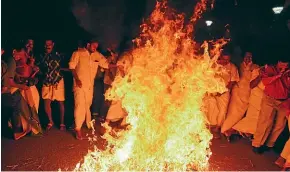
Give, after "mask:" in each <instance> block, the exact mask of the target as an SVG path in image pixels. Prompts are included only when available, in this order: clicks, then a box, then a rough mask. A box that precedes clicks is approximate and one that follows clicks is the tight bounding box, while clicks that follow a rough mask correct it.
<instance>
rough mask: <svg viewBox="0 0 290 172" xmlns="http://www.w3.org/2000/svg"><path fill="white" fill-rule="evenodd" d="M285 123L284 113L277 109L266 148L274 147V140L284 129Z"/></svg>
mask: <svg viewBox="0 0 290 172" xmlns="http://www.w3.org/2000/svg"><path fill="white" fill-rule="evenodd" d="M286 122H287V120H286V111H285V110H283V109H278V112H277V115H276V121H275V124H274V126H273V129H272V131H271V133H270V135H269V137H268V139H267V146H268V147H269V148H272V147H274V145H275V142H276V140H277V139H278V137H279V136H280V134H281V133H282V132H283V130H284V128H285V125H286Z"/></svg>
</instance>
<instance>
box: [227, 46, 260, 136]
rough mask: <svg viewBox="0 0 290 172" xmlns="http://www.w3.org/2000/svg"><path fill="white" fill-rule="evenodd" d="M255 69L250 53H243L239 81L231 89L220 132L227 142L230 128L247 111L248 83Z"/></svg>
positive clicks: (256, 66) (249, 92) (230, 131)
mask: <svg viewBox="0 0 290 172" xmlns="http://www.w3.org/2000/svg"><path fill="white" fill-rule="evenodd" d="M257 68H258V65H255V64H253V63H252V53H251V52H249V51H247V52H245V53H244V60H243V62H242V63H241V65H240V74H241V80H240V81H239V82H238V84H236V85H235V86H234V87H233V90H232V92H231V101H230V103H229V107H228V111H227V115H226V120H225V122H224V123H223V125H222V128H221V132H222V133H223V134H225V135H226V136H227V138H228V141H230V140H231V137H230V136H231V134H232V132H234V130H232V127H233V126H234V125H235V124H236V123H237V122H239V121H240V120H241V119H242V118H243V116H244V114H245V112H246V111H247V109H248V104H249V98H250V94H251V88H250V81H251V78H252V73H253V71H254V70H255V69H257Z"/></svg>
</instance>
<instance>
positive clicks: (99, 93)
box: [91, 67, 105, 121]
mask: <svg viewBox="0 0 290 172" xmlns="http://www.w3.org/2000/svg"><path fill="white" fill-rule="evenodd" d="M104 99H105V96H104V69H102V68H101V67H100V68H98V72H97V75H96V78H95V81H94V94H93V103H92V106H91V109H92V117H93V119H97V118H99V120H100V121H103V120H104V118H105V117H104V116H103V115H102V116H101V109H102V106H103V103H104Z"/></svg>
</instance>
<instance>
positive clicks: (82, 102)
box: [74, 88, 93, 130]
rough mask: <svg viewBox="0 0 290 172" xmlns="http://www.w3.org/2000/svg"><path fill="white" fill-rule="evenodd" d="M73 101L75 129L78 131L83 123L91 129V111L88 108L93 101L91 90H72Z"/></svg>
mask: <svg viewBox="0 0 290 172" xmlns="http://www.w3.org/2000/svg"><path fill="white" fill-rule="evenodd" d="M74 100H75V109H74V117H75V129H76V130H80V129H81V128H82V125H83V123H84V121H85V120H86V124H87V127H88V128H91V123H90V122H91V111H90V107H91V105H92V100H93V89H85V88H74Z"/></svg>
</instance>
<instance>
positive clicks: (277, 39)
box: [1, 0, 290, 59]
mask: <svg viewBox="0 0 290 172" xmlns="http://www.w3.org/2000/svg"><path fill="white" fill-rule="evenodd" d="M215 1H216V2H215V9H214V10H212V11H208V12H206V13H205V14H204V16H203V19H202V20H201V21H200V22H199V24H198V26H197V27H198V29H197V33H196V38H197V39H199V40H203V39H209V38H211V37H210V36H209V34H208V32H209V30H208V29H207V28H206V26H205V24H204V20H205V19H211V20H213V21H214V24H213V25H212V27H211V29H210V32H211V35H212V36H214V37H220V36H221V35H223V33H224V31H225V28H224V26H225V25H226V24H229V26H230V27H229V28H230V31H231V37H232V40H233V44H235V45H240V46H241V47H242V49H253V51H255V53H256V54H257V56H258V57H259V59H270V58H273V55H275V56H285V54H287V53H288V52H287V51H288V50H289V48H290V47H289V43H288V42H289V41H288V42H287V41H286V40H290V37H289V30H288V29H287V26H286V21H287V18H286V16H287V14H288V15H289V10H288V11H286V12H284V13H283V14H281V15H279V16H278V15H274V14H273V12H272V7H273V6H276V5H283V4H284V0H271V1H267V2H265V1H264V0H215ZM1 2H2V9H1V10H2V33H1V35H2V40H1V41H2V44H3V43H4V45H5V46H7V45H9V44H11V42H14V41H15V40H19V39H26V38H28V37H31V38H33V39H35V40H36V45H38V46H39V47H42V44H43V39H45V38H52V39H54V40H55V41H56V45H57V46H58V48H59V49H60V50H61V51H65V52H69V51H71V50H72V49H73V48H75V47H76V45H77V40H79V39H83V38H88V37H90V36H92V35H93V36H96V37H98V38H99V39H100V41H101V43H102V44H103V46H104V47H106V46H107V45H109V44H111V43H112V42H117V43H118V44H119V43H121V42H122V41H123V40H124V39H131V38H132V37H134V36H135V35H136V33H138V26H139V24H140V23H141V21H142V18H144V17H146V15H148V14H149V13H150V11H151V10H152V4H154V2H155V1H154V0H147V1H146V0H138V1H137V0H106V1H101V0H87V1H86V2H87V3H86V5H87V6H85V5H84V4H85V3H84V0H58V1H57V0H50V1H43V0H29V1H23V0H17V1H16V0H2V1H1ZM195 2H196V1H193V0H169V4H171V6H173V7H174V8H176V9H177V10H178V11H181V12H184V13H186V14H190V13H191V12H192V9H193V6H194V4H195ZM285 52H286V53H285ZM288 56H289V55H288ZM275 58H276V57H275Z"/></svg>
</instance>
